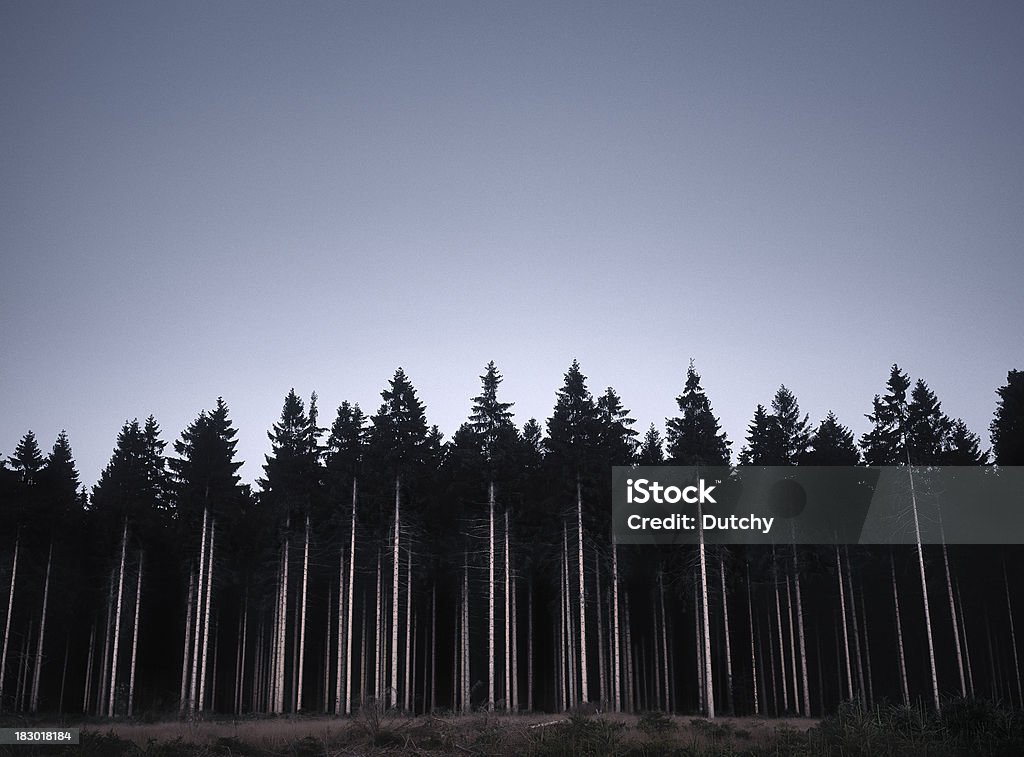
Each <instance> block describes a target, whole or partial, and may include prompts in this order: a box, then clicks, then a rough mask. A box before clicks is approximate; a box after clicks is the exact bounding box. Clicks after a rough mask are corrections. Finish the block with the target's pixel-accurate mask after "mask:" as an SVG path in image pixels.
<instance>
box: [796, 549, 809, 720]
mask: <svg viewBox="0 0 1024 757" xmlns="http://www.w3.org/2000/svg"><path fill="white" fill-rule="evenodd" d="M793 586H794V589H795V590H796V624H797V632H798V633H799V635H800V674H801V678H802V683H803V691H804V710H803V712H804V717H805V718H809V717H810V716H811V689H810V686H809V685H808V682H807V643H806V640H805V638H804V605H803V600H802V599H801V598H800V564H799V562H798V557H797V549H796V544H793Z"/></svg>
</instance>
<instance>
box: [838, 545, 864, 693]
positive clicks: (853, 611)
mask: <svg viewBox="0 0 1024 757" xmlns="http://www.w3.org/2000/svg"><path fill="white" fill-rule="evenodd" d="M843 551H844V552H845V553H846V583H847V587H848V590H849V592H850V620H851V621H852V625H853V649H854V652H855V654H854V659H855V660H856V663H857V684H858V690H859V697H860V699H861V700H863V699H864V698H865V697H866V694H867V691H866V688H865V686H864V658H863V656H862V655H861V651H860V623H859V622H858V621H857V601H856V594H855V593H854V589H853V571H852V569H851V568H850V549H849V547H847V546H844V547H843Z"/></svg>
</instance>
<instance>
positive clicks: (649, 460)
mask: <svg viewBox="0 0 1024 757" xmlns="http://www.w3.org/2000/svg"><path fill="white" fill-rule="evenodd" d="M664 462H665V447H664V441H663V440H662V438H661V434H660V433H659V432H658V429H657V428H655V427H654V424H653V423H652V424H651V425H650V427H648V429H647V433H646V434H644V440H643V441H642V442H641V443H640V449H639V450H638V451H637V458H636V464H637V465H661V464H662V463H664Z"/></svg>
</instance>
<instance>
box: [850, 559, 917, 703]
mask: <svg viewBox="0 0 1024 757" xmlns="http://www.w3.org/2000/svg"><path fill="white" fill-rule="evenodd" d="M836 577H837V578H838V579H839V611H840V613H842V616H843V655H844V657H845V661H846V693H847V698H848V699H850V700H852V699H853V667H852V666H851V664H850V631H849V629H848V628H847V626H846V588H845V586H844V581H843V561H842V557H841V556H840V554H839V546H838V545H836ZM901 649H902V647H901Z"/></svg>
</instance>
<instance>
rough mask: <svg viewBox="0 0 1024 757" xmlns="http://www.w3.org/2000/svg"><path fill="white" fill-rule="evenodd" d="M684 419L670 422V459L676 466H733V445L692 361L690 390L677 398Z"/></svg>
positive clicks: (688, 383)
mask: <svg viewBox="0 0 1024 757" xmlns="http://www.w3.org/2000/svg"><path fill="white" fill-rule="evenodd" d="M676 403H677V404H678V405H679V412H680V415H678V416H676V417H675V418H669V419H668V420H667V421H666V426H667V433H666V443H667V449H666V453H667V454H666V457H667V458H668V460H669V462H671V463H672V464H674V465H698V466H718V465H728V464H729V447H730V446H731V442H730V441H729V440H728V439H727V438H726V435H725V432H724V431H721V428H720V426H719V423H718V418H716V417H715V415H714V413H713V412H712V410H711V403H710V402H709V401H708V397H707V395H706V394H705V393H704V389H703V388H702V387H701V385H700V375H699V374H698V373H697V371H696V369H695V368H694V367H693V361H692V360H691V361H690V367H689V368H688V369H687V371H686V386H685V387H684V389H683V393H682V394H681V395H679V396H678V397H676Z"/></svg>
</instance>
